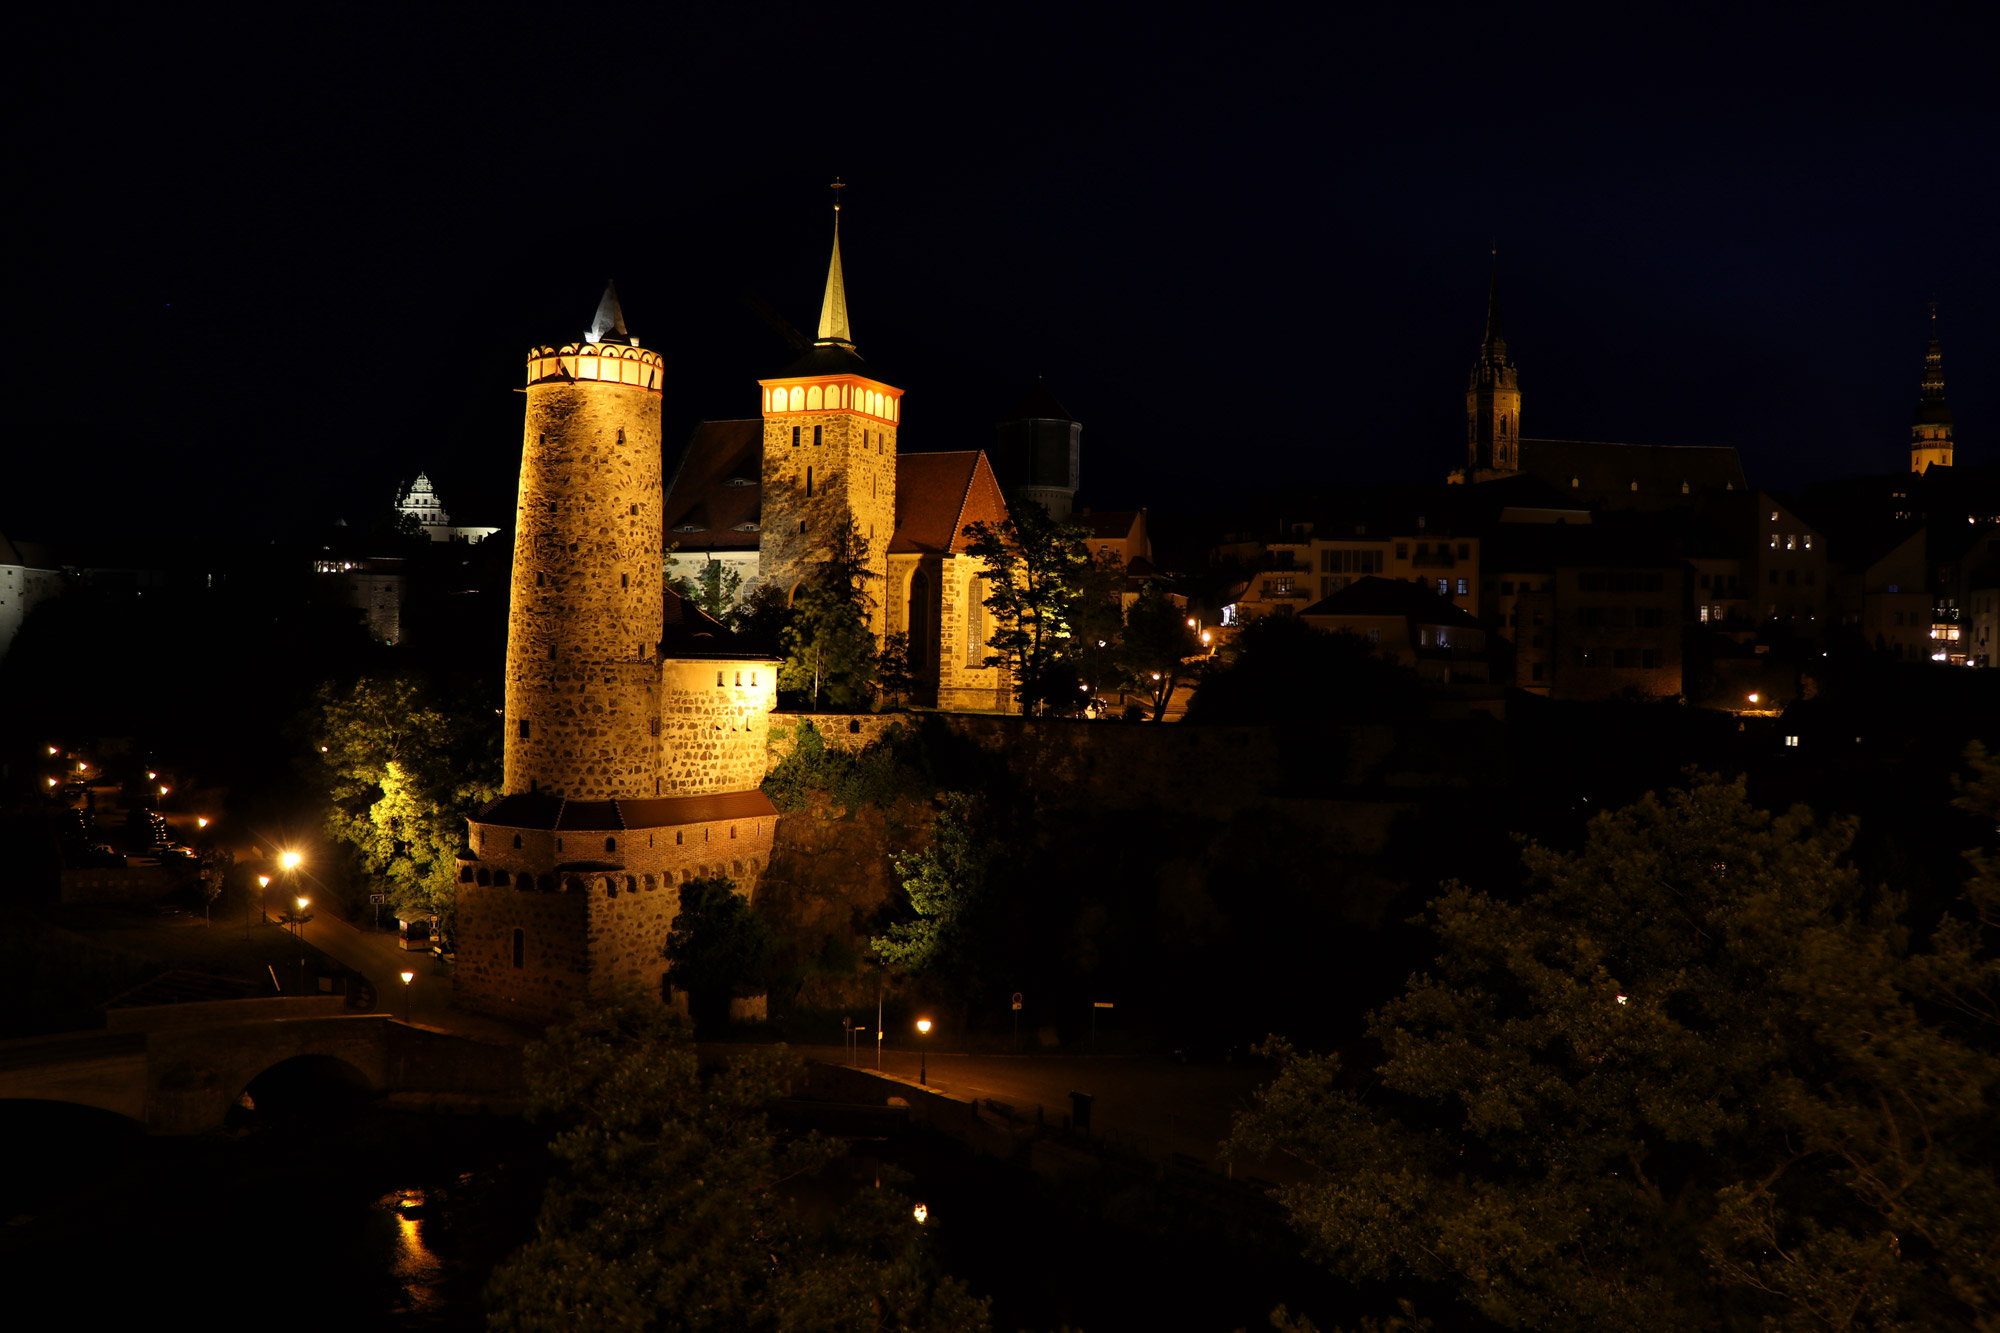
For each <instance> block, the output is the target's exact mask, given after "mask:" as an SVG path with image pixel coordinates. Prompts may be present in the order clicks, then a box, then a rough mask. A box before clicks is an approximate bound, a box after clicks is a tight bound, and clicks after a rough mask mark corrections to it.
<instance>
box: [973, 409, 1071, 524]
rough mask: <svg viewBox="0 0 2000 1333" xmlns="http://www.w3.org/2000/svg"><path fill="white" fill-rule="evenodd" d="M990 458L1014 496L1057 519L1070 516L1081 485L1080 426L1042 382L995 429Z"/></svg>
mask: <svg viewBox="0 0 2000 1333" xmlns="http://www.w3.org/2000/svg"><path fill="white" fill-rule="evenodd" d="M995 435H996V437H997V438H996V440H995V445H996V448H995V450H994V455H993V456H994V458H995V459H996V460H998V462H999V464H1000V478H1001V480H1002V481H1003V482H1005V483H1006V485H1007V488H1008V490H1009V491H1010V492H1012V493H1018V494H1020V495H1022V496H1023V497H1025V498H1027V499H1030V500H1033V501H1034V502H1035V503H1036V504H1039V505H1040V506H1041V507H1042V508H1044V509H1046V510H1048V511H1049V516H1050V517H1051V518H1056V519H1066V518H1068V517H1069V513H1070V505H1071V503H1072V502H1073V501H1074V500H1075V499H1076V491H1077V486H1078V483H1079V470H1078V460H1079V455H1080V454H1081V452H1082V441H1083V427H1082V426H1081V425H1080V424H1078V422H1077V421H1076V419H1075V418H1074V417H1072V416H1070V414H1069V409H1068V408H1066V407H1064V406H1063V405H1062V404H1061V403H1060V402H1058V401H1057V400H1056V396H1055V395H1054V394H1053V393H1050V392H1049V390H1048V386H1046V385H1045V384H1043V383H1042V382H1041V381H1040V380H1036V381H1035V386H1034V387H1033V388H1032V389H1029V390H1028V392H1027V394H1026V396H1025V397H1023V398H1022V399H1021V401H1020V402H1018V403H1016V404H1014V408H1013V410H1012V411H1011V412H1009V413H1008V414H1007V418H1006V420H1004V421H1002V422H1001V423H1000V424H999V425H998V426H997V427H996V428H995Z"/></svg>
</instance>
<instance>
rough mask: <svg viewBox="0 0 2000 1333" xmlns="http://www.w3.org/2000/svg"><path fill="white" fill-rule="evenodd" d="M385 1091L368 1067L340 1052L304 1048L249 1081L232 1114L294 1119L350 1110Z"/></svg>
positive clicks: (237, 1099) (238, 1096)
mask: <svg viewBox="0 0 2000 1333" xmlns="http://www.w3.org/2000/svg"><path fill="white" fill-rule="evenodd" d="M382 1091H383V1089H382V1088H381V1087H380V1086H379V1085H378V1084H377V1082H376V1080H374V1079H373V1078H371V1077H369V1075H368V1073H367V1071H366V1070H363V1069H361V1068H360V1067H359V1066H357V1065H355V1064H352V1063H350V1062H349V1061H347V1060H343V1059H342V1058H340V1057H339V1056H337V1055H327V1054H323V1053H319V1052H303V1053H301V1054H298V1055H288V1056H285V1057H284V1058H283V1059H281V1060H278V1061H276V1062H275V1063H273V1064H271V1065H270V1066H269V1067H267V1068H266V1069H264V1070H263V1071H262V1072H260V1073H259V1074H257V1075H256V1077H254V1078H252V1079H251V1080H250V1081H249V1082H247V1083H246V1084H244V1086H243V1090H242V1091H241V1092H240V1093H238V1094H237V1098H236V1105H235V1107H234V1108H233V1109H232V1111H231V1112H230V1114H231V1115H232V1116H236V1115H238V1114H239V1113H241V1112H245V1111H247V1112H251V1113H254V1114H256V1115H258V1116H260V1117H264V1116H282V1117H287V1118H294V1117H320V1116H325V1115H329V1114H341V1113H349V1112H353V1111H357V1110H359V1109H360V1108H361V1106H362V1105H363V1104H364V1103H366V1102H368V1101H371V1100H373V1099H374V1098H375V1097H376V1096H378V1095H379V1094H380V1093H381V1092H382Z"/></svg>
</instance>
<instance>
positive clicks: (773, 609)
mask: <svg viewBox="0 0 2000 1333" xmlns="http://www.w3.org/2000/svg"><path fill="white" fill-rule="evenodd" d="M790 619H791V607H790V606H789V605H788V604H787V602H786V600H785V590H784V589H783V588H780V587H779V586H778V585H777V584H775V583H760V584H758V585H757V586H756V587H755V588H752V589H751V590H750V591H749V592H748V593H746V594H744V595H743V596H742V597H740V598H738V599H737V601H736V606H735V608H734V609H733V610H732V611H731V612H730V614H729V628H730V629H731V630H733V631H734V632H736V633H737V634H740V635H742V636H743V637H744V638H746V639H748V640H750V641H751V642H753V643H757V644H768V645H771V646H773V647H775V646H776V645H777V644H778V642H779V641H780V639H781V638H782V637H783V634H784V629H785V623H786V622H787V621H788V620H790Z"/></svg>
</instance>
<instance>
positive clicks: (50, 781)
mask: <svg viewBox="0 0 2000 1333" xmlns="http://www.w3.org/2000/svg"><path fill="white" fill-rule="evenodd" d="M49 785H50V786H51V787H53V786H55V785H56V780H55V779H54V778H50V779H49Z"/></svg>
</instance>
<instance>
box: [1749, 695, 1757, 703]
mask: <svg viewBox="0 0 2000 1333" xmlns="http://www.w3.org/2000/svg"><path fill="white" fill-rule="evenodd" d="M1750 702H1751V703H1753V704H1754V703H1756V702H1757V696H1756V695H1754V694H1753V695H1751V696H1750Z"/></svg>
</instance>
